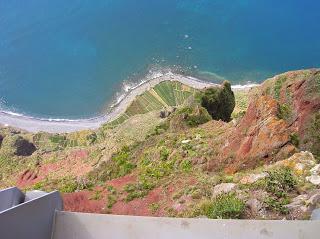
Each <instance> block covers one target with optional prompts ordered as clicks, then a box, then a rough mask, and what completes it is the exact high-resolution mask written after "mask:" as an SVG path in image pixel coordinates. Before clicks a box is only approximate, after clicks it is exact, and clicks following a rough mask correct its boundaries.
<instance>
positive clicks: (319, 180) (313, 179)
mask: <svg viewBox="0 0 320 239" xmlns="http://www.w3.org/2000/svg"><path fill="white" fill-rule="evenodd" d="M306 179H307V180H308V181H309V182H310V183H312V184H314V185H320V176H319V175H311V176H308V177H306Z"/></svg>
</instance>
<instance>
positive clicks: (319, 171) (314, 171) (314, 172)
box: [310, 164, 320, 175]
mask: <svg viewBox="0 0 320 239" xmlns="http://www.w3.org/2000/svg"><path fill="white" fill-rule="evenodd" d="M310 173H311V174H312V175H319V174H320V164H317V165H316V166H314V167H313V168H312V169H310Z"/></svg>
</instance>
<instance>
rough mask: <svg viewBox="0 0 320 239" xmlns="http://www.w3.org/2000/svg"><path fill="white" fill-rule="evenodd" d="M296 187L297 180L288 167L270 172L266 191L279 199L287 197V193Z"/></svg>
mask: <svg viewBox="0 0 320 239" xmlns="http://www.w3.org/2000/svg"><path fill="white" fill-rule="evenodd" d="M296 185H297V180H296V178H295V177H294V175H293V173H292V170H291V169H290V168H288V167H285V168H279V169H275V170H273V171H270V172H269V177H267V178H266V179H265V188H266V190H267V191H268V192H270V193H272V194H273V195H275V196H277V197H278V198H281V197H286V196H287V193H288V192H290V191H292V190H294V189H295V187H296Z"/></svg>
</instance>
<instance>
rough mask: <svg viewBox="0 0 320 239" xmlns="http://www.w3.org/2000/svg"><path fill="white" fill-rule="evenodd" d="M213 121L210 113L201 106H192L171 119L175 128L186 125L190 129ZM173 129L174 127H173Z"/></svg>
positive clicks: (180, 110)
mask: <svg viewBox="0 0 320 239" xmlns="http://www.w3.org/2000/svg"><path fill="white" fill-rule="evenodd" d="M210 120H212V118H211V115H210V114H209V113H208V111H207V110H206V109H205V108H203V107H201V106H200V105H191V106H187V107H183V108H181V109H179V110H177V111H176V112H175V113H173V114H172V116H171V117H170V123H171V124H170V125H171V126H173V127H174V128H177V127H179V126H180V127H181V125H186V126H188V127H196V126H198V125H201V124H204V123H207V122H208V121H210ZM171 128H172V127H171Z"/></svg>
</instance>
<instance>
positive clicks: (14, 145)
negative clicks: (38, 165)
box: [1, 135, 36, 156]
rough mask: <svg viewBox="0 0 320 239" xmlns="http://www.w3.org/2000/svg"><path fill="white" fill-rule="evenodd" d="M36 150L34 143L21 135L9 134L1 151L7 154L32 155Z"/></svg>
mask: <svg viewBox="0 0 320 239" xmlns="http://www.w3.org/2000/svg"><path fill="white" fill-rule="evenodd" d="M34 151H36V147H35V146H34V144H33V143H31V142H29V141H28V140H27V139H25V138H23V137H22V136H20V135H12V136H7V137H5V138H4V139H3V142H2V147H1V152H2V153H5V154H7V155H16V156H30V155H32V154H33V152H34Z"/></svg>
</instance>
